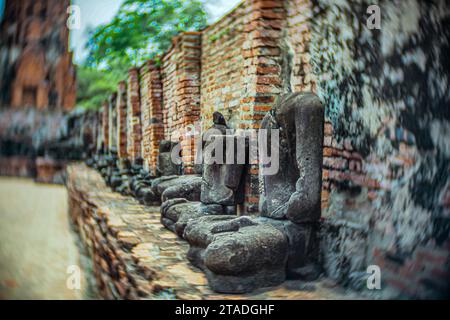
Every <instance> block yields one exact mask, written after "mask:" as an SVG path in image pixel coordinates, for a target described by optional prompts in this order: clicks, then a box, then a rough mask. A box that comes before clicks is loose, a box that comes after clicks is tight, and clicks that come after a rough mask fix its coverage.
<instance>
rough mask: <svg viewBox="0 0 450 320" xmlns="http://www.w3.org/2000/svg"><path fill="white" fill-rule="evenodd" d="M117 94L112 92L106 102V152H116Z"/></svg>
mask: <svg viewBox="0 0 450 320" xmlns="http://www.w3.org/2000/svg"><path fill="white" fill-rule="evenodd" d="M116 101H117V92H114V93H113V94H112V95H111V96H110V98H109V101H108V109H109V111H108V122H109V124H108V132H109V133H108V139H109V140H108V151H109V152H117V105H116Z"/></svg>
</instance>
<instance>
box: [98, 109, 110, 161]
mask: <svg viewBox="0 0 450 320" xmlns="http://www.w3.org/2000/svg"><path fill="white" fill-rule="evenodd" d="M102 109H103V112H102V121H101V126H102V128H101V130H99V132H101V134H102V142H103V151H104V152H107V151H108V150H109V104H108V102H107V101H105V102H103V107H102Z"/></svg>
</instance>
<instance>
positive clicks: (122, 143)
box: [116, 81, 128, 159]
mask: <svg viewBox="0 0 450 320" xmlns="http://www.w3.org/2000/svg"><path fill="white" fill-rule="evenodd" d="M116 104H117V107H116V108H117V154H118V156H119V158H121V159H125V158H127V157H128V153H127V85H126V82H125V81H121V82H119V85H118V88H117V101H116Z"/></svg>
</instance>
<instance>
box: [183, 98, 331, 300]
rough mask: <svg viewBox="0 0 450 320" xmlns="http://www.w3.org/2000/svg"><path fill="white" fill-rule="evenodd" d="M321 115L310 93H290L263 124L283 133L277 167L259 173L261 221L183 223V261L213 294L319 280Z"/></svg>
mask: <svg viewBox="0 0 450 320" xmlns="http://www.w3.org/2000/svg"><path fill="white" fill-rule="evenodd" d="M323 117H324V112H323V107H322V105H321V103H320V101H319V99H318V98H317V97H316V96H315V95H313V94H310V93H295V94H289V95H285V96H283V97H281V98H280V100H279V102H278V103H277V104H276V105H275V106H274V108H273V109H272V111H271V112H270V113H269V114H267V115H266V117H265V118H264V120H263V122H262V129H280V132H279V137H280V141H279V150H280V154H279V155H280V166H279V171H278V172H276V173H275V174H273V175H264V174H265V173H266V172H267V171H266V170H265V169H266V168H265V166H267V164H266V165H264V166H262V167H261V168H260V174H261V181H262V193H263V194H262V199H261V208H262V210H261V211H262V215H263V216H262V217H254V218H250V217H240V218H236V217H230V216H223V215H220V216H204V217H197V218H196V219H191V220H189V221H188V222H187V223H186V226H185V228H184V233H183V237H184V238H185V239H186V240H187V241H188V242H189V244H190V246H191V247H190V250H189V254H188V258H189V260H190V261H191V262H192V263H193V264H195V265H196V266H198V267H200V268H202V269H203V270H204V271H205V273H206V275H207V278H208V281H209V284H210V286H211V287H212V289H213V290H215V291H219V292H228V293H240V292H248V291H251V290H254V289H255V288H258V287H266V286H273V285H277V284H280V283H281V282H283V281H284V280H285V279H286V278H303V279H314V278H316V277H317V276H318V275H319V273H320V270H319V268H318V267H317V263H316V262H317V258H318V242H317V239H316V231H317V224H318V219H319V218H320V194H321V180H322V173H321V171H322V141H323V125H324V123H323V121H324V120H323ZM269 142H272V143H274V141H270V139H269ZM273 156H274V155H273V154H272V157H273ZM202 196H203V190H202Z"/></svg>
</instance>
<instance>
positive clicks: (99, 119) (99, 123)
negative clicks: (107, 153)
mask: <svg viewBox="0 0 450 320" xmlns="http://www.w3.org/2000/svg"><path fill="white" fill-rule="evenodd" d="M103 112H104V110H103V108H102V109H100V110H99V111H97V117H96V119H97V122H96V130H95V134H96V139H97V142H96V148H95V152H96V153H97V154H98V153H101V152H102V150H103Z"/></svg>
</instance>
